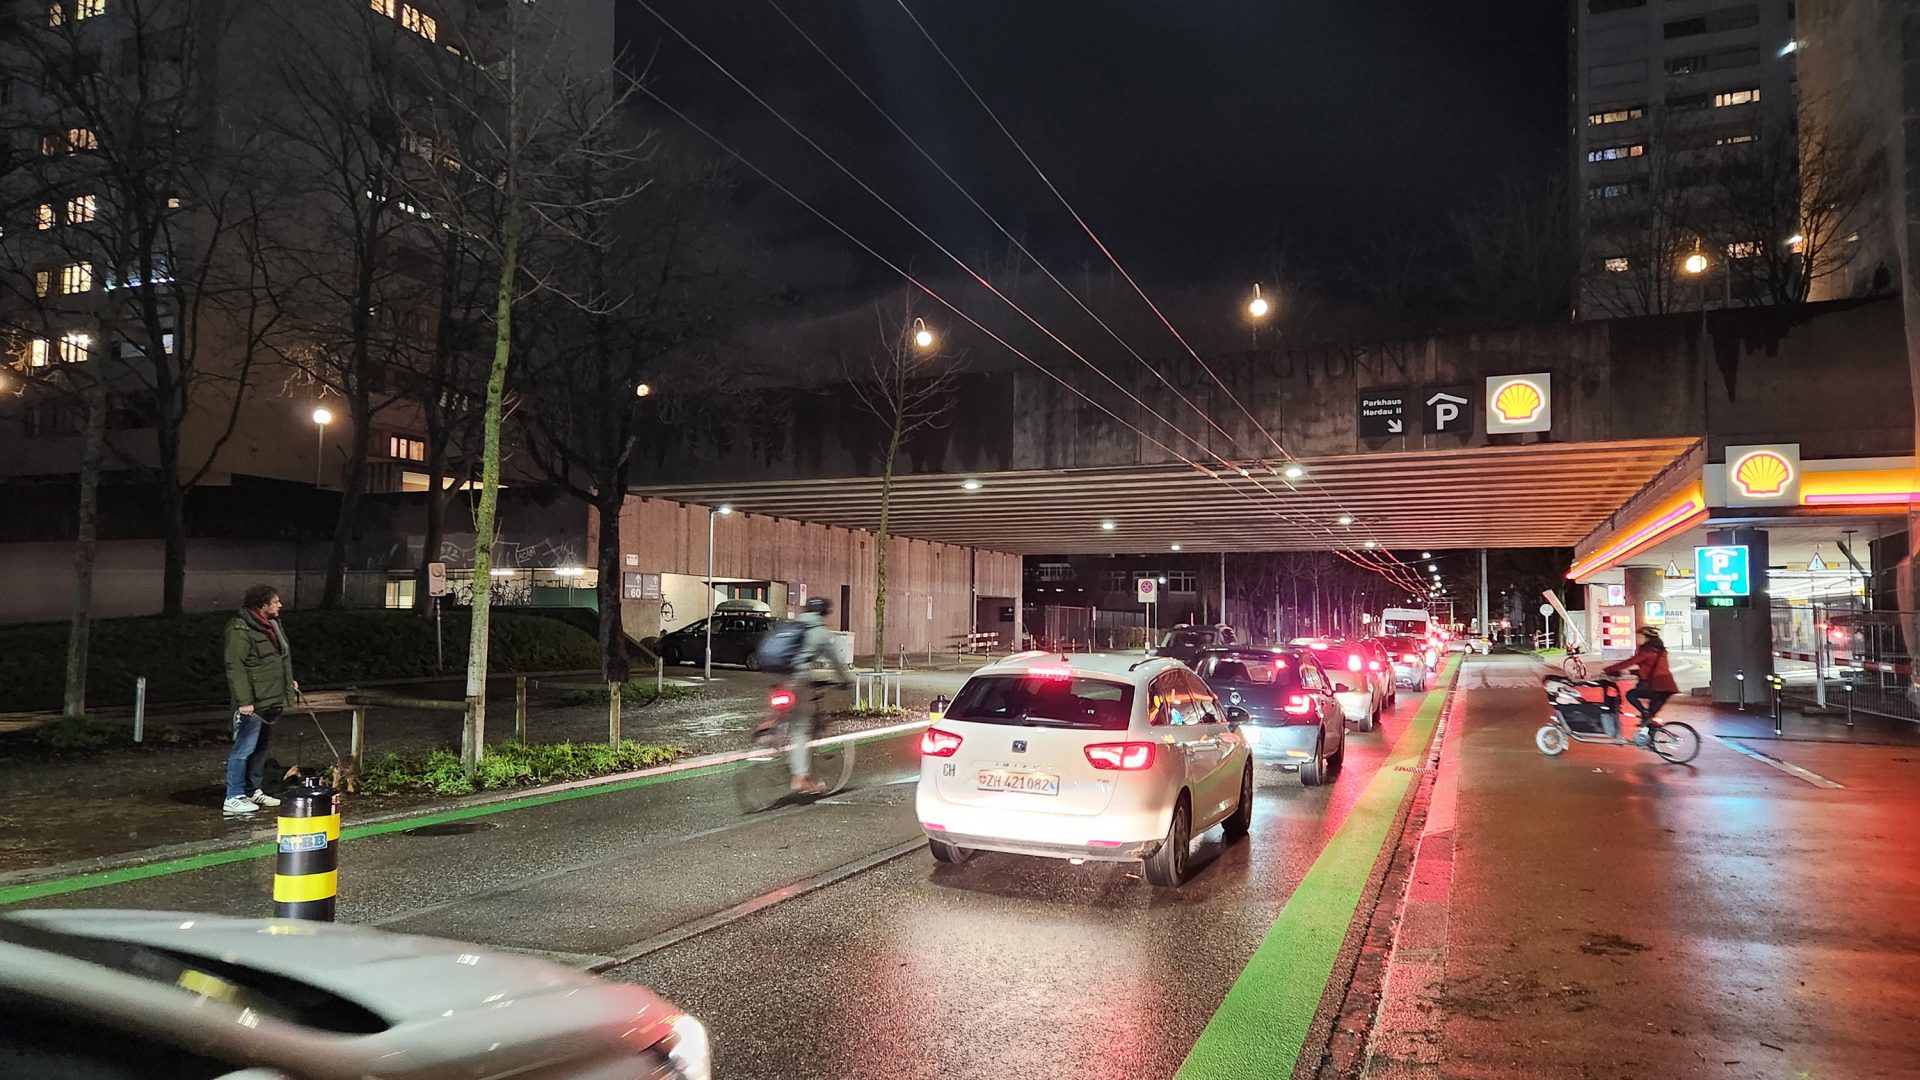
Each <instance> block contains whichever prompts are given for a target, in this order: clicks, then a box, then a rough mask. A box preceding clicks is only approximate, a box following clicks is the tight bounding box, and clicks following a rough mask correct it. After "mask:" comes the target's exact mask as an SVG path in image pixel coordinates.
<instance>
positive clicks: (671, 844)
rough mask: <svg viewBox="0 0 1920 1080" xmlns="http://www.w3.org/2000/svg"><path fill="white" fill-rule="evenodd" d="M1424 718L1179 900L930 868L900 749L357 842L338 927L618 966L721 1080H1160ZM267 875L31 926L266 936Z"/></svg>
mask: <svg viewBox="0 0 1920 1080" xmlns="http://www.w3.org/2000/svg"><path fill="white" fill-rule="evenodd" d="M1421 698H1422V695H1416V694H1411V693H1404V692H1403V694H1402V695H1401V698H1400V701H1399V704H1398V706H1397V707H1396V709H1395V710H1393V711H1392V712H1391V713H1389V714H1388V716H1387V717H1386V718H1385V720H1384V722H1383V724H1382V727H1381V729H1380V730H1379V731H1376V732H1373V733H1370V734H1365V735H1362V734H1359V733H1355V732H1349V734H1348V750H1347V757H1346V765H1345V768H1344V769H1343V770H1342V772H1341V774H1340V775H1339V776H1338V777H1337V778H1336V780H1335V782H1334V783H1333V784H1331V785H1329V786H1325V787H1320V788H1313V789H1308V788H1303V787H1302V786H1301V785H1300V783H1299V780H1298V778H1297V776H1296V775H1295V774H1292V773H1283V772H1280V771H1279V770H1277V769H1273V768H1262V769H1261V770H1260V771H1259V773H1258V774H1257V777H1258V779H1257V786H1256V793H1255V800H1256V801H1255V813H1254V823H1253V830H1252V835H1251V837H1250V838H1249V839H1248V840H1247V841H1245V842H1241V843H1236V844H1233V845H1225V844H1224V842H1223V840H1222V837H1221V833H1220V830H1219V829H1218V828H1217V827H1216V828H1215V829H1213V830H1210V831H1209V832H1208V833H1207V834H1205V835H1204V836H1203V837H1202V838H1201V842H1200V843H1199V844H1198V845H1197V847H1196V849H1195V855H1194V863H1195V873H1194V876H1193V879H1192V880H1191V881H1190V882H1189V883H1188V884H1187V885H1186V886H1185V887H1184V888H1182V889H1179V890H1156V889H1154V888H1152V887H1150V886H1148V885H1147V884H1146V883H1145V882H1144V881H1143V880H1141V878H1140V876H1139V870H1138V867H1137V865H1134V864H1086V865H1083V866H1072V865H1069V864H1067V863H1064V862H1055V861H1051V860H1039V859H1024V858H1020V857H1016V856H1005V855H994V854H984V855H980V856H977V857H976V858H975V859H974V860H973V861H971V862H969V863H967V864H965V865H962V866H958V867H946V866H940V865H939V864H936V863H935V862H933V860H932V859H931V858H930V857H929V856H928V855H927V854H926V853H925V850H924V845H922V844H920V843H919V838H920V832H919V828H918V825H917V822H916V820H915V818H914V814H913V784H912V781H913V779H914V778H915V777H917V775H918V763H919V758H918V753H917V746H916V741H915V737H914V736H902V737H895V738H892V739H889V740H886V741H881V742H874V743H868V744H866V745H863V746H861V747H860V751H859V754H860V758H859V760H860V768H859V770H858V771H857V772H856V774H855V780H854V786H853V787H852V789H850V790H849V791H847V792H846V793H843V794H842V795H839V796H836V797H834V798H831V799H827V800H823V801H821V802H819V803H816V804H812V805H792V806H783V807H780V808H776V809H774V810H772V811H768V812H765V813H762V814H758V815H745V814H742V813H741V811H740V810H739V808H738V806H737V803H736V799H735V796H734V785H733V777H732V774H731V773H730V772H719V773H714V774H708V775H698V776H692V777H687V778H679V779H672V780H667V781H664V782H661V783H654V784H649V785H646V786H640V787H633V788H629V789H625V790H617V791H611V792H603V793H597V794H592V795H589V796H587V797H581V798H570V799H565V800H562V801H551V802H539V801H530V804H529V805H524V806H518V807H515V808H513V809H509V810H505V811H503V812H499V813H495V814H492V815H490V816H488V817H485V818H481V819H476V820H474V821H470V822H461V823H457V825H458V827H460V828H461V829H463V830H464V829H465V827H467V826H478V828H477V829H475V830H474V831H458V832H454V833H451V834H443V835H409V834H407V833H403V832H396V833H391V834H386V835H380V836H372V837H364V838H359V839H353V840H349V841H347V842H345V843H344V844H343V845H342V848H341V854H340V875H341V877H340V882H341V884H340V911H339V918H340V919H341V921H343V922H355V923H372V924H377V925H380V926H383V927H385V928H387V929H390V930H398V931H405V932H410V933H419V934H429V935H433V936H439V937H448V938H456V939H461V940H467V941H474V942H478V943H481V944H486V945H494V946H500V947H506V948H513V949H522V950H527V951H531V952H538V953H543V954H546V955H550V956H552V957H553V958H555V959H557V960H561V961H563V962H568V963H572V964H576V965H581V966H597V967H607V966H609V965H616V966H613V967H612V969H611V970H610V971H609V972H608V974H609V976H610V977H612V978H616V979H625V980H632V981H639V982H644V983H647V984H649V985H651V986H653V987H655V988H656V989H658V990H660V991H661V992H662V993H664V994H665V995H666V996H667V997H669V998H670V999H672V1000H674V1001H676V1002H677V1003H679V1004H680V1005H681V1006H683V1007H685V1008H687V1009H688V1010H689V1011H691V1012H693V1013H695V1014H696V1015H698V1016H701V1017H702V1018H704V1019H705V1020H706V1021H707V1022H708V1024H709V1026H710V1028H711V1029H712V1031H713V1034H714V1039H715V1045H716V1059H717V1067H718V1075H720V1076H723V1077H768V1078H771V1077H794V1078H799V1077H812V1076H821V1077H826V1076H835V1077H841V1076H875V1077H880V1076H885V1077H905V1076H986V1075H1001V1074H1007V1073H1016V1072H1017V1073H1020V1074H1023V1075H1039V1076H1056V1075H1078V1076H1088V1077H1161V1076H1171V1075H1172V1074H1173V1072H1174V1070H1175V1069H1176V1068H1177V1067H1178V1066H1179V1064H1180V1062H1181V1060H1182V1059H1183V1058H1184V1057H1185V1055H1186V1053H1187V1051H1188V1049H1189V1048H1190V1047H1191V1046H1192V1044H1193V1042H1194V1040H1195V1039H1196V1038H1197V1037H1198V1035H1199V1033H1200V1031H1201V1030H1202V1028H1204V1027H1205V1026H1206V1023H1207V1020H1208V1018H1209V1017H1210V1016H1211V1014H1212V1013H1213V1011H1214V1009H1215V1007H1216V1006H1217V1005H1218V1004H1219V1002H1220V999H1221V998H1222V997H1223V996H1224V995H1225V994H1226V991H1227V989H1228V988H1229V987H1230V986H1231V985H1232V983H1233V980H1234V979H1235V977H1236V976H1237V975H1238V974H1239V972H1240V970H1241V968H1242V967H1243V966H1244V964H1245V962H1246V960H1247V958H1248V957H1249V956H1250V955H1251V954H1252V952H1253V950H1254V948H1255V946H1256V945H1257V944H1258V943H1259V941H1260V940H1261V938H1262V936H1263V935H1264V934H1265V933H1266V931H1267V929H1268V928H1269V926H1270V925H1271V924H1272V922H1273V920H1274V918H1275V917H1276V916H1277V914H1278V913H1279V911H1280V909H1281V907H1282V906H1283V905H1284V904H1285V902H1286V900H1287V898H1288V896H1289V895H1290V893H1291V892H1292V890H1293V889H1294V887H1295V886H1296V885H1297V884H1298V882H1299V880H1300V878H1301V877H1302V876H1303V875H1304V874H1305V873H1306V871H1307V869H1308V867H1309V866H1311V865H1312V862H1313V860H1314V858H1315V857H1316V856H1317V854H1318V853H1319V851H1320V850H1321V848H1322V847H1323V845H1324V844H1325V842H1326V840H1327V838H1328V837H1329V836H1331V835H1332V833H1333V832H1334V830H1335V829H1337V828H1338V826H1339V824H1340V822H1341V821H1342V820H1343V818H1344V816H1345V814H1346V813H1347V811H1348V809H1349V808H1350V807H1351V805H1352V803H1353V801H1354V800H1355V799H1356V798H1357V796H1358V794H1359V793H1360V791H1361V790H1362V789H1363V788H1364V787H1365V785H1366V783H1367V781H1368V779H1369V778H1370V777H1371V776H1372V775H1373V773H1374V771H1375V770H1376V769H1377V768H1378V767H1379V765H1380V762H1381V761H1382V760H1383V759H1384V758H1385V756H1386V752H1387V749H1388V747H1389V746H1390V745H1391V744H1392V742H1393V740H1395V739H1397V738H1398V737H1399V736H1400V734H1401V732H1402V730H1403V729H1404V727H1405V725H1406V719H1407V718H1409V717H1411V716H1412V715H1413V713H1414V711H1415V709H1416V708H1417V707H1418V706H1419V704H1420V701H1421ZM346 824H347V825H349V826H351V825H352V824H353V822H352V808H351V805H349V806H348V808H347V820H346ZM908 846H911V848H912V849H911V850H909V851H907V853H906V854H903V855H900V856H899V857H897V858H893V859H890V860H886V861H881V862H879V863H878V864H877V865H873V866H871V868H867V869H863V870H861V871H859V872H856V873H852V874H850V875H849V874H847V873H846V871H847V869H848V868H849V867H851V866H856V865H859V864H862V863H871V862H873V861H874V857H875V856H876V854H879V853H885V852H888V851H889V850H890V849H899V848H903V847H908ZM272 868H273V867H272V860H271V859H262V858H255V859H249V860H245V861H238V862H232V863H227V864H224V865H215V866H209V867H206V868H202V869H197V870H194V871H192V872H187V873H177V874H170V875H166V876H156V877H151V878H145V879H140V880H134V881H128V882H125V883H121V884H115V885H109V886H105V887H100V888H94V889H89V890H86V891H83V892H76V893H71V894H67V895H63V896H55V897H48V898H45V899H42V900H37V901H32V902H30V904H29V905H27V906H37V907H139V908H149V909H169V910H180V911H196V912H209V913H217V914H233V915H245V916H260V915H266V914H268V913H269V908H270V904H269V898H270V896H271V890H272ZM823 878H824V879H827V880H830V881H831V883H829V884H825V885H824V886H822V887H819V888H817V889H816V890H815V891H811V892H806V893H804V894H803V895H796V896H792V898H788V896H789V895H790V894H792V893H793V892H794V889H795V885H796V883H802V882H809V881H813V882H818V881H820V880H822V879H823ZM769 901H772V903H771V906H765V907H764V908H763V909H761V910H757V911H754V912H753V913H751V914H745V915H742V916H740V917H738V918H730V917H729V916H728V915H727V914H726V913H727V912H729V911H730V910H731V909H737V908H738V907H739V906H741V905H754V904H762V905H764V904H767V903H768V902H769ZM714 923H719V925H717V927H715V928H712V929H708V930H706V931H705V932H703V933H700V934H698V935H696V936H691V937H685V935H686V932H687V931H688V929H689V928H691V927H696V926H707V925H710V924H714ZM683 937H684V938H685V940H679V939H680V938H683ZM643 953H644V955H642V954H643ZM636 956H637V957H638V959H631V958H633V957H636ZM629 959H631V962H627V963H618V964H616V962H617V961H622V960H629Z"/></svg>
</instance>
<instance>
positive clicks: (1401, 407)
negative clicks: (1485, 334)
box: [1354, 371, 1553, 439]
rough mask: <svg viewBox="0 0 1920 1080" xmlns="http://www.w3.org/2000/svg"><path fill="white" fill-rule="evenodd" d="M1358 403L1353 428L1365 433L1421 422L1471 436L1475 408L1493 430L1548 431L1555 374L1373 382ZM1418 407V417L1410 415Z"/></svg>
mask: <svg viewBox="0 0 1920 1080" xmlns="http://www.w3.org/2000/svg"><path fill="white" fill-rule="evenodd" d="M1476 396H1478V398H1479V402H1480V404H1479V406H1478V407H1476V405H1475V401H1474V398H1475V397H1476ZM1356 404H1357V406H1358V408H1357V411H1356V415H1355V423H1354V431H1355V433H1356V434H1357V435H1358V436H1359V437H1360V438H1362V439H1397V438H1401V437H1403V436H1406V435H1410V434H1413V433H1414V428H1415V426H1416V425H1417V426H1418V429H1419V432H1420V433H1421V434H1426V435H1460V436H1468V437H1470V436H1472V435H1473V433H1474V430H1475V426H1476V425H1475V422H1474V417H1475V415H1476V414H1477V415H1479V416H1480V422H1479V425H1478V426H1479V429H1480V430H1482V431H1485V432H1486V433H1487V434H1489V435H1513V434H1521V433H1525V432H1545V431H1551V430H1552V429H1553V375H1552V373H1551V372H1544V371H1542V372H1534V373H1531V374H1524V375H1489V376H1487V378H1486V379H1485V380H1484V386H1483V387H1475V386H1473V385H1471V384H1443V385H1434V386H1424V387H1415V388H1407V387H1399V388H1381V387H1374V388H1370V389H1366V390H1362V391H1360V393H1359V397H1358V401H1357V402H1356ZM1416 412H1417V413H1418V414H1419V416H1418V419H1417V420H1416V419H1415V417H1414V416H1413V415H1411V414H1414V413H1416Z"/></svg>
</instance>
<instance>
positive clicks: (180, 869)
mask: <svg viewBox="0 0 1920 1080" xmlns="http://www.w3.org/2000/svg"><path fill="white" fill-rule="evenodd" d="M926 726H927V722H926V721H925V720H915V721H910V722H908V723H904V724H894V725H891V726H888V727H883V728H872V729H869V730H866V731H851V732H847V733H846V734H843V735H833V736H830V737H828V738H825V739H822V740H820V743H821V744H822V745H831V744H836V743H855V742H858V743H864V742H878V741H881V740H884V739H891V738H897V737H899V736H901V735H907V734H911V733H913V732H915V731H919V730H921V729H923V728H925V727H926ZM746 756H747V754H746V751H744V750H734V751H728V752H727V753H724V754H710V755H707V756H704V757H699V758H693V759H690V760H688V761H682V762H675V763H673V764H672V765H661V766H656V767H654V768H651V769H641V770H637V771H635V772H630V773H618V774H615V775H612V776H597V777H591V778H589V779H586V780H575V781H570V782H568V783H565V784H556V785H553V786H552V787H548V788H542V789H540V790H539V791H537V792H534V793H531V794H526V795H513V796H508V797H505V798H501V799H499V800H497V801H492V802H486V803H479V804H471V803H470V804H468V805H466V806H462V807H457V808H455V809H452V810H438V811H430V812H428V813H425V814H404V813H403V814H401V815H399V816H395V817H391V818H386V817H383V818H381V819H379V820H377V821H375V822H373V823H369V824H366V825H356V826H353V827H351V828H346V829H342V830H341V831H340V838H341V839H342V840H361V839H365V838H367V837H372V836H384V835H386V834H388V833H396V832H404V831H406V830H407V829H417V828H419V827H421V826H423V825H440V824H444V823H447V822H452V821H470V820H472V819H474V818H480V817H491V816H492V815H494V814H504V813H507V812H509V811H512V810H524V809H528V808H530V807H535V806H546V805H548V804H551V803H560V802H571V801H573V800H574V799H586V798H592V797H593V796H596V795H611V794H613V793H615V792H619V791H631V790H633V789H635V788H642V787H649V786H651V785H654V784H660V783H665V782H667V781H670V780H684V779H687V778H690V777H694V776H711V775H714V774H716V773H720V772H724V771H727V770H729V769H731V768H733V767H734V766H736V765H738V764H739V763H740V762H741V761H744V760H745V759H746ZM278 851H279V847H278V845H277V844H274V843H264V844H250V845H248V846H246V847H240V848H229V849H226V850H223V851H209V852H201V853H198V854H194V855H184V856H180V857H177V858H170V859H162V860H159V861H155V862H147V863H135V864H132V865H129V866H121V867H116V868H113V869H108V870H95V871H92V872H90V873H83V874H74V875H71V876H68V877H58V878H50V879H43V880H39V881H32V882H28V883H26V884H23V885H11V886H7V887H5V888H0V908H4V907H7V906H9V905H12V904H20V903H25V902H26V901H29V900H40V899H43V898H45V897H49V896H64V895H66V894H68V893H76V892H84V891H86V890H88V889H99V888H105V887H106V886H109V885H124V884H127V883H128V882H133V881H144V880H146V879H148V878H156V877H167V876H169V875H172V874H186V873H191V872H193V871H195V870H206V869H210V868H212V867H216V866H225V865H227V864H228V863H236V862H246V861H247V860H249V859H260V858H265V857H266V856H269V855H273V854H275V853H276V852H278Z"/></svg>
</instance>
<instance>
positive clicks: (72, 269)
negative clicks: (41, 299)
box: [60, 263, 93, 296]
mask: <svg viewBox="0 0 1920 1080" xmlns="http://www.w3.org/2000/svg"><path fill="white" fill-rule="evenodd" d="M92 291H93V264H92V263H68V264H67V265H65V266H63V267H61V268H60V292H61V294H62V295H64V296H72V295H74V294H76V293H83V292H92Z"/></svg>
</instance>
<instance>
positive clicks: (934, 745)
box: [920, 728, 960, 757]
mask: <svg viewBox="0 0 1920 1080" xmlns="http://www.w3.org/2000/svg"><path fill="white" fill-rule="evenodd" d="M959 749H960V736H958V735H955V734H954V733H953V732H951V731H941V730H940V729H939V728H928V729H927V730H926V731H925V732H924V733H922V734H921V736H920V752H921V753H922V754H924V755H926V756H927V757H952V756H953V755H954V752H955V751H957V750H959Z"/></svg>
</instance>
